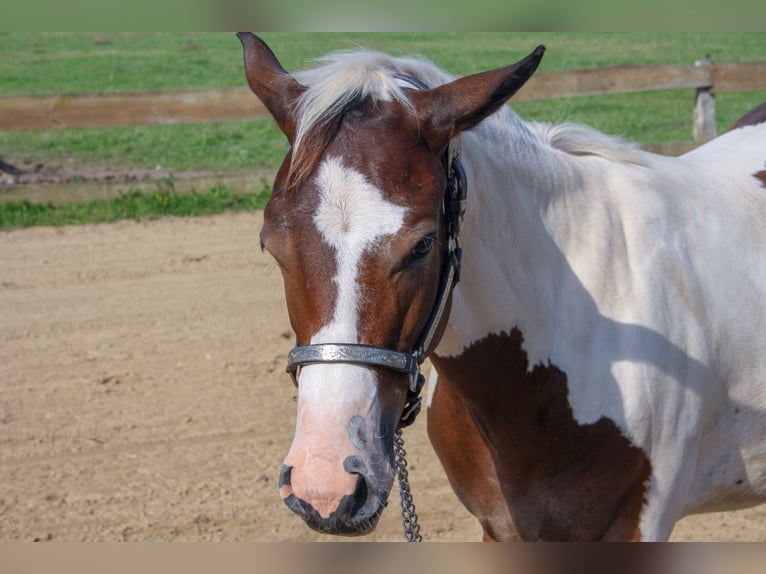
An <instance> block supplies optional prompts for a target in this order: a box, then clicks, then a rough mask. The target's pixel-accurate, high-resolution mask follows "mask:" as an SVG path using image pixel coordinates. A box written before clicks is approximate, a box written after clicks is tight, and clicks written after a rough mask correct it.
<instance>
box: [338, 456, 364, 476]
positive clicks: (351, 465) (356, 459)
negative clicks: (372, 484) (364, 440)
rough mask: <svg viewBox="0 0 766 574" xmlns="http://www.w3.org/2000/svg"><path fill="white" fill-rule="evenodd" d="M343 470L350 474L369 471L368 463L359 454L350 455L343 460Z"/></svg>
mask: <svg viewBox="0 0 766 574" xmlns="http://www.w3.org/2000/svg"><path fill="white" fill-rule="evenodd" d="M343 470H345V471H346V472H347V473H349V474H359V475H363V474H366V473H367V465H366V464H365V463H364V460H362V457H361V456H359V455H353V456H348V457H346V460H344V461H343Z"/></svg>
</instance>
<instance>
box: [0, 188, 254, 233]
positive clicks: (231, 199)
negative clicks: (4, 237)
mask: <svg viewBox="0 0 766 574" xmlns="http://www.w3.org/2000/svg"><path fill="white" fill-rule="evenodd" d="M268 198H269V190H268V188H264V189H263V190H261V191H259V192H257V193H248V194H237V193H234V192H233V191H231V190H230V189H228V188H226V187H223V186H217V187H213V188H211V189H209V190H206V191H203V192H197V191H192V192H191V193H184V194H179V193H176V192H175V191H174V190H173V189H172V186H171V187H167V186H165V187H159V188H158V189H157V191H154V192H142V191H129V192H127V193H123V194H120V195H119V196H118V197H116V198H113V199H110V200H105V201H90V202H87V203H78V204H67V205H61V206H55V205H52V204H37V203H30V202H29V201H26V200H24V201H19V202H8V203H2V202H0V229H14V228H18V227H32V226H36V225H55V226H58V225H77V224H82V223H110V222H114V221H119V220H122V219H134V220H140V219H151V218H154V217H159V216H168V215H172V216H199V215H214V214H217V213H223V212H224V211H254V210H256V209H263V207H264V206H265V205H266V202H267V201H268Z"/></svg>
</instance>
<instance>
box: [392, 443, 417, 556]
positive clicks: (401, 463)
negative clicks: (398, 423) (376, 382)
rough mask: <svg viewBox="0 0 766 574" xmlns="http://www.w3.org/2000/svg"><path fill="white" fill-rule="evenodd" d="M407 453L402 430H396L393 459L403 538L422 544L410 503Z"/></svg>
mask: <svg viewBox="0 0 766 574" xmlns="http://www.w3.org/2000/svg"><path fill="white" fill-rule="evenodd" d="M406 457H407V451H406V450H404V437H403V436H402V429H401V428H398V429H396V434H395V435H394V459H395V464H396V478H397V479H398V480H399V494H401V497H402V524H403V525H404V538H405V540H407V542H422V541H423V537H422V536H421V535H420V524H418V515H417V514H416V513H415V503H414V502H413V501H412V492H410V481H409V475H408V473H407V458H406Z"/></svg>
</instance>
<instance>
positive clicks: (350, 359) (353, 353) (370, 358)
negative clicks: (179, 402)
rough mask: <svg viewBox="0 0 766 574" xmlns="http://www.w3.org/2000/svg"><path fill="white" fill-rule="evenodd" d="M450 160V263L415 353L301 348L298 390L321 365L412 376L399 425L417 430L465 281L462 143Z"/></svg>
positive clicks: (292, 362) (292, 359)
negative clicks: (306, 370)
mask: <svg viewBox="0 0 766 574" xmlns="http://www.w3.org/2000/svg"><path fill="white" fill-rule="evenodd" d="M395 77H396V78H397V79H400V80H403V81H405V82H408V83H410V84H411V85H412V86H414V87H415V88H417V89H426V88H427V86H426V85H425V84H423V83H422V82H421V81H420V80H417V79H416V78H412V77H410V76H404V75H398V74H397V75H396V76H395ZM446 156H447V157H446V159H447V166H448V178H447V189H446V190H445V194H444V202H443V211H444V214H445V219H446V221H447V241H446V246H445V251H446V253H445V255H446V257H445V262H444V268H443V269H442V278H441V283H440V284H439V292H438V294H437V296H436V302H435V303H434V307H433V309H432V311H431V316H430V317H429V319H428V323H426V326H425V328H424V329H423V333H422V334H421V335H420V338H419V339H418V343H417V345H416V347H415V349H414V350H413V352H412V353H403V352H401V351H394V350H392V349H386V348H384V347H376V346H372V345H360V344H352V343H323V344H317V345H303V346H296V347H295V348H293V350H292V351H290V353H289V355H288V357H287V369H286V371H287V372H288V373H290V375H291V376H292V379H293V383H294V384H295V385H296V386H297V385H298V371H299V369H300V368H301V367H303V366H306V365H312V364H321V363H346V364H352V365H362V366H366V367H377V368H382V369H387V370H389V371H394V372H397V373H403V374H407V375H409V377H410V381H409V388H408V389H407V402H406V403H405V405H404V409H403V411H402V415H401V418H400V420H399V426H400V427H406V426H409V425H411V424H412V423H413V422H414V421H415V417H416V416H417V414H418V413H419V412H420V409H421V407H422V401H423V398H422V397H421V396H420V391H422V389H423V386H424V384H425V377H424V376H423V374H422V373H421V372H420V366H421V365H422V364H423V361H425V359H426V356H427V355H428V353H429V352H430V351H431V346H432V345H433V343H434V337H435V336H436V332H437V331H438V329H439V325H440V324H441V322H442V320H443V318H444V312H445V310H446V308H447V301H448V300H449V296H450V293H451V292H452V289H453V288H454V286H455V285H456V284H457V282H458V281H459V280H460V261H461V256H462V250H461V249H460V244H459V241H458V236H459V234H460V228H461V225H462V223H463V216H464V214H465V204H466V192H467V180H466V175H465V170H464V169H463V165H462V163H461V162H460V138H459V137H458V138H455V139H454V140H452V141H451V142H450V145H449V146H448V148H447V151H446Z"/></svg>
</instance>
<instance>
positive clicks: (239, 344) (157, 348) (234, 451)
mask: <svg viewBox="0 0 766 574" xmlns="http://www.w3.org/2000/svg"><path fill="white" fill-rule="evenodd" d="M260 218H261V214H239V215H223V216H218V217H213V218H198V219H161V220H156V221H151V222H143V223H135V222H123V223H118V224H112V225H90V226H81V227H66V228H58V229H54V228H36V229H30V230H19V231H12V232H0V540H2V541H9V540H17V541H32V540H53V541H122V540H125V541H172V540H186V541H197V540H214V541H218V540H225V541H286V540H303V541H306V540H320V539H324V540H326V539H328V538H327V537H322V536H320V535H317V534H315V533H313V532H311V531H310V530H308V529H307V528H306V527H304V526H303V523H302V522H301V521H300V519H298V518H297V517H295V516H294V515H292V513H290V511H289V510H288V509H287V508H286V507H285V506H284V505H283V504H282V502H281V501H280V499H279V497H278V495H277V484H276V476H277V470H278V468H279V465H280V462H281V459H282V457H283V456H284V455H285V453H286V452H287V449H288V447H289V443H290V440H291V437H292V430H293V424H294V409H295V403H294V402H293V396H294V394H295V392H294V389H293V387H292V385H291V383H290V382H289V378H288V377H287V375H285V374H284V371H283V365H284V363H285V357H286V353H287V351H288V350H289V348H290V347H291V345H292V334H291V331H290V326H289V323H288V320H287V316H286V312H285V308H284V302H283V298H282V285H281V278H280V275H279V271H278V270H277V268H276V267H275V265H274V264H272V263H271V261H270V260H269V259H268V258H267V257H266V256H264V255H262V254H261V253H260V251H259V249H258V230H259V229H260V225H261V220H260ZM406 439H407V450H408V452H409V460H410V474H411V482H412V487H413V491H414V496H415V502H416V504H417V508H418V513H419V515H420V521H421V524H422V530H423V534H424V537H425V538H426V539H427V540H442V541H446V540H469V541H470V540H478V539H479V538H480V529H479V527H478V525H477V523H476V522H475V521H474V520H473V518H471V517H470V515H468V513H467V512H466V511H465V510H464V509H463V508H462V507H461V506H460V504H459V503H458V502H457V499H456V498H455V496H454V494H453V493H452V491H451V489H450V487H449V485H448V484H447V481H446V478H445V476H444V474H443V471H442V470H441V467H440V466H439V464H438V461H437V460H436V457H435V455H434V454H433V452H432V451H431V449H430V447H429V445H428V441H427V438H426V435H425V418H422V419H421V420H419V421H418V422H417V423H416V425H415V426H414V427H413V428H411V429H408V431H407V433H406ZM673 538H674V539H675V540H760V541H764V540H766V506H761V507H758V508H755V509H750V510H745V511H739V512H733V513H721V514H709V515H704V516H696V517H691V518H687V519H685V520H684V521H682V522H681V523H679V525H678V526H677V528H676V531H675V532H674V536H673ZM366 539H367V540H385V541H398V540H401V539H402V534H401V525H400V519H399V509H398V496H397V493H396V492H394V493H393V495H392V502H391V504H390V507H389V509H388V510H387V512H386V513H385V514H384V516H383V519H382V521H381V524H380V526H379V527H378V529H377V530H376V532H375V533H373V534H372V535H370V536H368V537H367V538H366Z"/></svg>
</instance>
